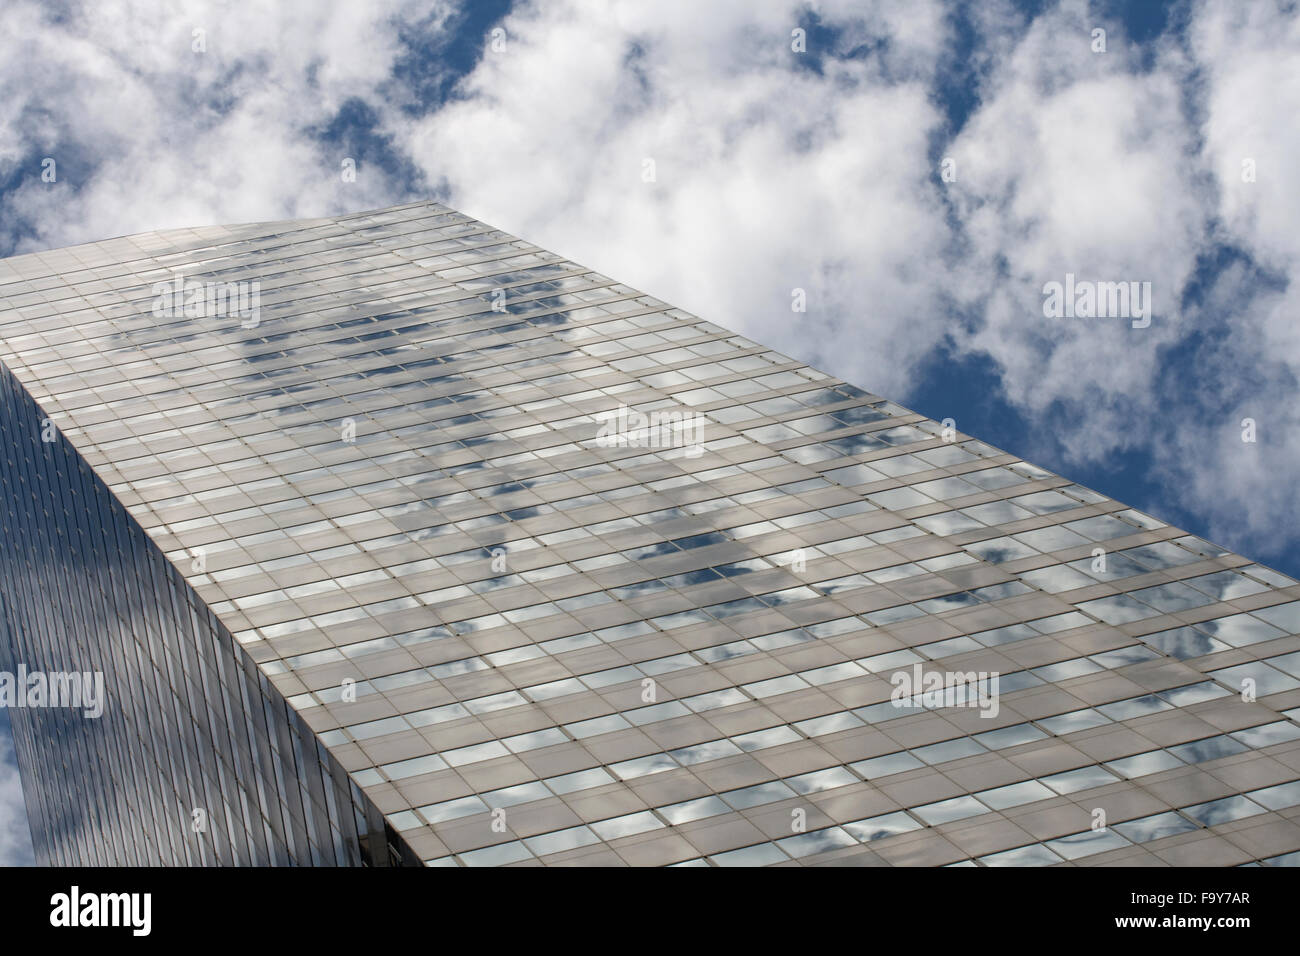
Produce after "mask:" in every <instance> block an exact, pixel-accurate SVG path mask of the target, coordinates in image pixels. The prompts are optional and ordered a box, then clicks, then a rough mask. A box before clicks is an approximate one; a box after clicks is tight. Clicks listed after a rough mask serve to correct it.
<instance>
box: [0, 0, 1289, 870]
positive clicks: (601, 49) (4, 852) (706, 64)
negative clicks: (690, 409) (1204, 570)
mask: <svg viewBox="0 0 1300 956" xmlns="http://www.w3.org/2000/svg"><path fill="white" fill-rule="evenodd" d="M1099 31H1100V32H1099ZM1297 116H1300V8H1298V7H1297V4H1296V3H1295V2H1294V0H1287V2H1282V0H1254V2H1251V3H1245V4H1243V3H1238V2H1231V0H1222V2H1191V0H1180V2H1168V3H1165V2H1159V0H1132V2H1128V3H1123V2H1118V0H1106V2H1102V0H1098V2H1092V3H1088V2H1085V0H1059V2H1048V0H1044V2H1034V0H980V2H970V3H966V2H957V0H951V2H939V0H878V2H863V0H854V2H849V0H844V2H797V3H791V2H781V0H761V2H753V0H710V2H709V3H700V2H698V0H692V2H685V0H657V2H655V3H645V2H636V0H546V2H538V3H534V2H528V0H517V2H513V3H511V2H509V0H473V2H470V0H466V2H454V0H438V2H434V3H429V2H424V3H415V2H401V0H393V2H367V0H356V2H351V3H346V4H322V3H318V2H313V0H285V2H282V3H278V4H275V5H273V6H272V5H267V4H264V3H257V2H249V3H243V2H223V3H211V2H206V0H172V2H170V3H168V4H167V5H166V12H165V13H160V8H159V7H158V6H157V5H154V4H144V3H131V2H124V0H94V2H86V3H76V2H57V0H55V2H51V0H42V2H39V3H37V2H31V0H6V2H5V4H4V5H3V7H0V256H7V255H15V254H20V253H24V252H32V251H36V250H40V249H47V248H57V247H60V246H65V245H69V244H73V243H78V242H89V241H94V240H98V239H105V238H109V237H112V236H120V235H129V234H132V233H137V232H143V231H147V230H154V229H168V228H174V227H184V226H195V225H208V224H216V223H235V222H254V221H257V222H261V221H269V220H276V219H289V218H309V217H317V216H327V215H334V214H340V213H345V212H354V211H357V210H363V209H369V208H377V207H382V206H387V205H393V204H396V203H401V202H410V201H414V200H419V199H433V200H437V201H439V202H444V203H447V204H449V205H451V206H453V207H455V208H457V209H459V210H461V211H462V212H464V213H466V214H468V215H470V216H473V217H475V218H478V219H481V220H483V221H485V222H488V223H490V224H492V225H494V226H497V227H499V228H501V229H504V230H506V231H507V232H510V233H513V234H516V235H518V236H520V237H522V238H525V239H527V240H529V241H531V242H534V243H536V244H538V245H540V246H542V247H544V248H547V249H550V250H552V251H554V252H556V253H558V254H560V255H562V256H565V257H567V258H571V259H573V260H575V261H577V262H580V263H582V264H584V265H586V266H589V267H591V268H593V269H596V270H598V271H600V272H603V273H605V274H607V275H610V276H613V277H615V278H616V279H618V280H619V281H622V282H626V283H627V284H629V285H632V286H634V287H636V288H638V289H641V290H643V291H645V292H647V293H650V294H652V295H654V296H656V297H658V298H661V299H663V300H665V301H667V302H670V303H672V304H673V305H675V306H678V307H681V308H684V309H686V310H688V311H690V312H692V313H694V314H696V315H699V316H702V317H704V318H706V319H708V320H710V321H713V322H717V323H718V324H720V325H722V326H725V327H727V328H730V329H733V330H735V331H737V332H740V333H742V334H744V335H746V336H748V337H749V338H752V339H754V340H756V341H759V342H761V343H763V344H764V345H768V346H770V347H772V348H775V349H777V350H778V351H781V352H784V353H785V354H787V355H790V356H793V357H796V358H798V359H801V360H803V361H806V362H808V363H810V364H812V365H813V366H815V367H818V368H821V369H823V370H825V371H827V372H830V373H832V374H834V375H837V376H839V377H840V378H843V379H845V380H847V381H850V382H852V383H854V384H857V385H860V386H862V387H863V388H866V389H868V390H869V391H872V392H875V393H876V394H880V395H884V396H887V397H889V398H892V399H894V400H896V401H898V402H900V403H902V404H904V405H906V406H908V407H909V408H912V409H914V410H915V411H917V412H920V413H922V414H924V415H926V416H928V417H930V418H933V419H936V420H943V419H947V418H951V419H953V421H954V424H955V427H956V428H957V429H959V430H960V431H962V432H964V433H967V434H971V435H974V436H976V437H978V438H980V439H983V440H985V441H987V442H989V443H990V444H992V445H995V446H997V447H999V448H1002V449H1004V450H1006V451H1009V452H1012V453H1014V454H1017V455H1020V456H1022V457H1024V458H1026V459H1028V460H1030V461H1033V462H1035V463H1036V464H1039V465H1042V466H1043V467H1046V468H1049V469H1051V470H1052V471H1055V472H1057V473H1060V474H1063V475H1066V476H1068V477H1069V478H1071V479H1073V480H1075V481H1078V482H1079V483H1081V484H1084V485H1087V486H1089V487H1092V488H1095V489H1096V490H1098V491H1100V492H1103V493H1104V494H1107V495H1110V496H1112V497H1114V498H1117V499H1119V500H1121V501H1124V502H1126V503H1128V504H1130V505H1133V506H1135V507H1138V508H1140V509H1142V510H1144V511H1147V512H1149V513H1151V514H1153V515H1155V516H1157V517H1159V518H1161V519H1163V520H1165V521H1167V522H1170V523H1172V524H1175V525H1177V526H1179V527H1182V528H1185V529H1187V530H1189V531H1191V532H1193V533H1195V534H1198V535H1201V536H1202V537H1205V538H1208V539H1209V540H1211V541H1214V542H1215V543H1217V544H1220V545H1222V546H1224V547H1226V548H1229V549H1231V550H1234V551H1237V552H1240V553H1242V554H1244V555H1246V556H1248V557H1250V558H1252V559H1254V560H1257V561H1259V562H1261V563H1264V564H1267V565H1270V566H1272V567H1275V568H1278V569H1279V570H1282V571H1284V572H1287V573H1290V574H1291V575H1293V576H1294V575H1300V540H1297V536H1296V534H1295V533H1294V531H1293V527H1294V525H1293V519H1292V516H1293V515H1295V514H1297V513H1298V512H1300V481H1298V480H1297V478H1296V476H1297V474H1300V326H1298V325H1297V323H1296V322H1295V321H1294V318H1295V316H1296V315H1297V311H1298V308H1297V307H1298V306H1300V283H1297V282H1295V281H1294V279H1295V278H1296V277H1300V229H1297V228H1296V224H1297V223H1300V190H1297V188H1296V186H1295V177H1296V175H1297V171H1300V123H1297V121H1296V117H1297ZM51 160H52V161H53V181H52V182H51V181H48V180H49V179H50V175H49V173H48V170H49V169H50V168H51V163H50V161H51ZM349 160H350V161H351V164H352V165H353V166H354V167H355V170H356V175H355V177H354V178H353V179H351V180H350V181H349V180H348V178H347V177H345V176H344V175H343V171H344V168H345V166H346V164H347V161H349ZM43 173H45V175H44V176H43V175H42V174H43ZM1067 276H1072V277H1073V279H1072V280H1071V279H1067ZM1054 282H1055V283H1061V284H1062V285H1065V284H1066V283H1067V282H1076V283H1083V284H1088V283H1136V284H1137V285H1136V286H1132V288H1135V289H1140V290H1149V298H1146V299H1144V300H1143V301H1146V302H1148V303H1149V305H1150V309H1149V314H1148V315H1146V317H1145V318H1143V317H1141V316H1139V315H1137V314H1134V315H1133V316H1132V317H1128V316H1121V317H1115V316H1110V317H1088V316H1084V315H1074V316H1062V317H1048V316H1047V315H1046V314H1045V311H1047V310H1046V309H1045V301H1046V300H1047V299H1048V297H1049V294H1048V292H1047V291H1046V290H1047V289H1049V288H1050V283H1054ZM1148 283H1149V285H1147V284H1148ZM1144 295H1145V293H1144ZM800 296H801V297H802V298H803V300H804V301H805V303H806V304H805V310H804V311H795V310H794V308H793V303H795V302H796V301H797V299H798V298H799V297H800ZM1144 323H1145V324H1144ZM1247 438H1253V440H1249V441H1248V440H1246V439H1247ZM0 723H4V724H7V721H3V718H0ZM0 760H3V761H4V763H5V766H6V767H7V768H8V770H7V771H4V770H0V862H24V861H28V860H30V844H29V842H28V838H27V836H26V832H25V822H24V816H23V809H22V801H21V796H20V794H19V791H18V788H17V782H16V777H15V774H16V771H14V769H13V761H12V746H11V744H10V743H9V741H8V739H7V726H6V728H5V730H4V732H3V733H0Z"/></svg>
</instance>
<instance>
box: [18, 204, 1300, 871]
mask: <svg viewBox="0 0 1300 956" xmlns="http://www.w3.org/2000/svg"><path fill="white" fill-rule="evenodd" d="M0 308H2V311H0V363H3V366H4V369H3V371H0V443H2V444H0V486H2V487H3V495H4V499H3V510H2V511H0V521H2V522H3V529H2V530H3V538H2V539H0V600H2V602H3V604H2V607H0V610H2V612H3V613H2V614H0V629H2V630H3V634H2V635H0V638H2V640H0V666H2V667H3V668H4V670H5V671H7V672H12V673H21V671H20V668H21V669H25V671H26V672H28V673H31V672H42V673H50V674H53V673H62V672H87V673H102V674H103V675H104V686H105V691H104V695H103V696H104V703H103V713H102V715H101V716H99V717H90V716H87V715H86V714H85V713H84V711H82V710H76V709H74V708H70V707H50V706H46V707H40V706H30V707H18V708H16V709H14V710H13V711H12V717H13V723H14V731H15V736H16V739H17V742H18V753H19V760H20V764H21V769H22V775H23V784H24V792H25V795H26V799H27V804H28V809H29V815H30V818H31V823H32V829H33V833H34V838H35V843H36V850H37V854H38V857H39V858H40V859H41V860H42V861H43V862H50V863H87V864H117V863H168V864H203V863H224V864H237V863H252V864H266V863H277V864H278V863H298V864H322V863H323V864H353V863H366V864H371V865H388V864H392V863H421V862H423V863H427V864H431V865H440V866H463V865H468V866H473V865H505V864H537V863H541V864H586V865H695V866H708V865H722V866H726V865H760V864H792V863H793V864H803V865H967V866H969V865H975V866H999V865H1053V864H1060V865H1102V864H1130V865H1131V864H1150V865H1189V864H1198V865H1236V864H1244V863H1255V862H1263V863H1266V864H1270V865H1271V864H1288V863H1289V864H1295V863H1297V862H1298V861H1300V723H1298V722H1297V720H1298V718H1300V636H1297V634H1300V585H1297V583H1296V582H1295V581H1292V580H1291V579H1289V578H1287V577H1285V576H1283V575H1281V574H1278V573H1277V572H1275V571H1272V570H1269V569H1267V568H1264V567H1261V566H1259V565H1257V564H1253V563H1251V562H1250V561H1248V560H1247V559H1245V558H1242V557H1239V556H1238V555H1235V554H1232V553H1228V552H1225V551H1224V550H1222V549H1220V548H1216V547H1215V546H1213V545H1211V544H1209V543H1208V542H1206V541H1203V540H1200V539H1198V538H1196V537H1194V536H1191V535H1188V534H1185V533H1184V532H1182V531H1179V530H1178V529H1176V528H1173V527H1170V526H1168V525H1166V524H1164V523H1162V522H1160V521H1158V520H1156V519H1154V518H1152V517H1150V516H1148V515H1145V514H1141V513H1139V512H1137V511H1134V510H1132V509H1130V508H1128V507H1126V506H1125V505H1123V504H1120V503H1119V502H1116V501H1113V500H1111V499H1109V498H1106V497H1105V496H1103V495H1100V494H1097V493H1096V492H1093V491H1091V490H1089V489H1087V488H1083V487H1081V486H1079V485H1077V484H1074V483H1071V482H1070V481H1069V480H1067V479H1064V478H1061V477H1058V476H1056V475H1053V474H1050V473H1049V472H1047V471H1044V470H1043V469H1041V468H1038V467H1035V466H1034V465H1031V464H1028V463H1026V462H1024V461H1020V460H1019V459H1017V458H1016V457H1014V456H1012V455H1008V454H1005V453H1003V452H1001V451H999V450H998V449H996V448H993V447H990V446H989V445H987V444H985V443H983V442H981V441H978V440H976V439H974V438H971V437H968V436H966V435H964V434H961V433H959V432H955V431H953V430H952V429H945V428H944V427H943V426H942V425H940V424H937V423H935V422H933V421H929V420H927V419H925V418H923V417H921V416H919V415H916V414H913V413H912V412H909V411H908V410H907V409H905V408H902V407H900V406H898V405H896V404H894V403H893V402H891V401H888V400H886V399H884V398H882V397H879V396H876V395H872V394H870V393H868V392H865V391H863V390H862V389H861V388H858V387H856V386H854V385H851V384H847V383H844V382H841V381H839V380H837V379H835V378H832V377H830V376H828V375H826V374H824V373H822V372H819V371H817V370H815V369H812V368H809V367H808V366H806V365H804V364H802V363H800V362H797V361H794V360H792V359H790V358H787V357H786V356H783V355H779V354H777V353H775V352H772V351H770V350H768V349H765V348H763V347H762V346H761V345H758V344H755V343H754V342H751V341H749V340H747V339H745V338H743V337H741V336H739V335H736V334H734V333H732V332H729V331H727V330H726V329H722V328H719V327H718V326H716V325H713V324H710V323H708V322H706V321H702V320H700V319H698V318H696V317H694V316H691V315H688V314H686V313H684V312H682V311H680V310H677V309H674V308H672V307H670V306H668V305H666V304H664V303H663V302H660V301H658V300H656V299H653V298H651V297H649V296H646V295H644V294H642V293H640V292H638V291H636V290H634V289H631V288H628V287H627V286H625V285H621V284H620V283H618V282H617V281H615V280H613V279H610V278H607V277H605V276H602V275H598V274H596V273H593V272H592V271H590V270H588V269H585V268H583V267H582V266H579V265H577V264H575V263H573V262H570V261H568V260H565V259H562V258H560V257H559V256H556V255H553V254H551V253H549V252H546V251H544V250H542V249H539V248H537V247H536V246H533V245H531V244H529V243H527V242H524V241H521V240H519V239H516V238H515V237H513V236H509V235H506V234H504V233H502V232H500V231H499V230H496V229H493V228H491V227H490V226H486V225H484V224H483V223H480V222H477V221H475V220H473V219H470V218H469V217H467V216H464V215H461V214H460V213H457V212H455V211H454V210H451V209H448V208H446V207H444V206H440V205H437V204H434V203H417V204H412V205H407V206H401V207H396V208H393V209H386V210H381V211H377V212H368V213H362V214H357V215H350V216H342V217H338V218H332V219H318V220H305V221H299V222H282V223H264V224H256V225H243V226H234V227H221V228H207V229H190V230H177V231H170V232H162V233H150V234H146V235H140V236H134V237H130V238H123V239H114V240H110V241H106V242H99V243H93V244H90V245H85V246H78V247H73V248H68V249H62V250H57V251H53V252H43V253H34V254H31V255H25V256H19V257H15V258H11V259H7V260H3V261H0Z"/></svg>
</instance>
